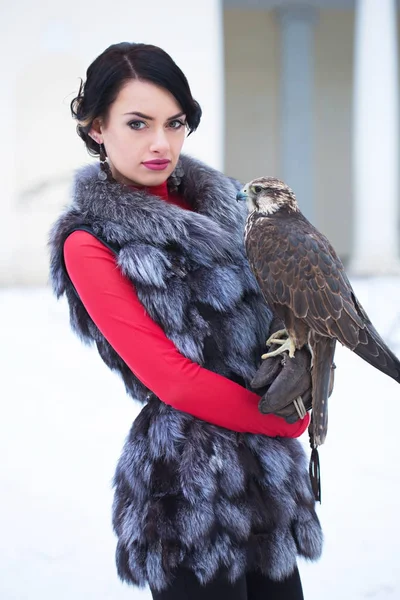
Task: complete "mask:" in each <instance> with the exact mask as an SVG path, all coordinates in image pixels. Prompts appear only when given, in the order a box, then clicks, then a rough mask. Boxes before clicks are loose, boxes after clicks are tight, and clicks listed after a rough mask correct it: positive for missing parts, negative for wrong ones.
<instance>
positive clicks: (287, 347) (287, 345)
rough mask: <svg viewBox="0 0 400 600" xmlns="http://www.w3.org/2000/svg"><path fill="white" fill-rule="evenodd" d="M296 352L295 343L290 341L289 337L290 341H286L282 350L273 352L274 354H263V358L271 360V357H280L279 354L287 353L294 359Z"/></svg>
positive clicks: (278, 349)
mask: <svg viewBox="0 0 400 600" xmlns="http://www.w3.org/2000/svg"><path fill="white" fill-rule="evenodd" d="M295 350H296V346H295V345H294V342H293V341H292V340H291V339H290V337H288V339H287V340H285V341H284V343H283V344H282V346H281V347H280V348H277V349H276V350H272V352H267V353H266V354H263V355H262V356H261V358H262V359H263V360H264V359H265V358H271V356H278V354H283V353H284V352H286V351H288V352H289V356H290V358H293V357H294V353H295Z"/></svg>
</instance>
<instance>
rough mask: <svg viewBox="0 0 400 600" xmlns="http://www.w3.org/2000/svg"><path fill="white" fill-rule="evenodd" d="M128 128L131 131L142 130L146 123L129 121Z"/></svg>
mask: <svg viewBox="0 0 400 600" xmlns="http://www.w3.org/2000/svg"><path fill="white" fill-rule="evenodd" d="M128 125H129V127H130V128H131V129H136V130H139V129H143V128H144V127H146V123H145V122H144V121H131V122H130V123H128Z"/></svg>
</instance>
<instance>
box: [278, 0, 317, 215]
mask: <svg viewBox="0 0 400 600" xmlns="http://www.w3.org/2000/svg"><path fill="white" fill-rule="evenodd" d="M317 14H318V13H317V10H316V9H315V8H312V7H310V6H293V7H281V8H279V9H277V15H278V20H279V24H280V38H281V43H280V54H281V69H280V70H281V81H280V99H279V104H280V134H279V138H280V143H281V147H280V162H281V167H280V173H281V177H282V179H284V180H285V182H286V183H287V184H288V185H290V187H292V188H293V190H294V192H295V194H296V196H297V199H298V202H299V205H300V207H301V210H302V212H303V213H304V214H305V216H306V217H307V218H308V219H310V220H311V221H313V220H314V165H315V160H314V28H315V23H316V20H317Z"/></svg>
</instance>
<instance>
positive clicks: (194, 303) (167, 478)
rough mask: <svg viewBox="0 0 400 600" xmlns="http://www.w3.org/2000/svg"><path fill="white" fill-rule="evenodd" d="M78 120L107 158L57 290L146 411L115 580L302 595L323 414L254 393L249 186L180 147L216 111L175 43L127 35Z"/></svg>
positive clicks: (84, 95) (75, 218)
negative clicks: (205, 113) (241, 192)
mask: <svg viewBox="0 0 400 600" xmlns="http://www.w3.org/2000/svg"><path fill="white" fill-rule="evenodd" d="M72 113H73V116H74V117H75V118H76V119H77V121H78V125H77V131H78V134H79V135H80V137H81V138H82V139H83V141H84V143H85V144H86V147H87V148H88V150H89V152H90V153H91V154H94V155H99V156H100V165H89V166H86V167H84V168H83V169H81V170H80V171H78V173H77V175H76V179H75V186H74V192H73V199H72V203H71V205H70V207H69V208H68V209H67V210H66V211H65V212H64V213H63V214H62V215H61V216H60V218H59V219H58V221H57V222H56V224H55V225H54V227H53V229H52V232H51V238H50V246H51V278H52V283H53V288H54V291H55V293H56V294H57V296H60V295H62V294H64V293H65V294H66V295H67V298H68V301H69V307H70V316H71V325H72V327H73V329H74V330H75V332H76V333H77V334H78V335H79V336H80V337H81V338H82V339H83V341H85V342H89V343H90V342H94V343H95V344H96V346H97V349H98V351H99V353H100V356H101V358H102V359H103V360H104V362H105V363H106V364H107V365H108V366H109V367H110V368H111V369H114V370H116V371H117V372H119V373H120V375H121V376H122V378H123V380H124V383H125V386H126V390H127V392H128V394H130V395H131V396H132V397H133V398H135V399H138V400H139V401H141V402H143V403H145V406H144V408H143V409H142V411H141V413H140V414H139V416H138V417H137V419H136V420H135V421H134V423H133V425H132V428H131V431H130V434H129V436H128V439H127V441H126V444H125V447H124V449H123V452H122V456H121V458H120V461H119V463H118V466H117V471H116V474H115V480H114V483H115V500H114V506H113V524H114V528H115V532H116V534H117V536H118V545H117V554H116V557H117V567H118V573H119V575H120V577H121V579H122V580H124V581H126V582H128V583H132V584H135V585H139V586H143V585H145V584H146V583H148V584H149V586H150V589H151V591H152V594H153V598H155V599H158V600H167V599H172V598H174V599H175V600H179V599H183V598H190V599H191V600H196V599H199V600H200V599H202V598H207V599H208V600H212V599H213V598H229V599H230V600H236V599H237V600H245V599H247V600H249V599H253V600H255V599H258V598H270V599H273V598H279V599H280V600H285V599H290V600H300V599H301V598H302V597H303V596H302V590H301V583H300V578H299V574H298V570H297V567H296V556H297V555H298V554H299V555H302V556H306V557H308V558H310V559H316V558H318V557H319V555H320V552H321V545H322V534H321V530H320V525H319V522H318V519H317V516H316V514H315V510H314V498H313V495H312V492H311V488H310V482H309V480H308V473H307V470H306V468H305V457H304V455H303V452H302V450H301V447H300V444H299V443H298V441H297V440H295V439H292V438H295V437H298V436H299V435H301V433H303V432H304V431H305V429H306V428H307V426H308V423H309V418H308V415H307V416H306V417H305V418H304V419H302V420H298V421H296V422H295V423H292V424H289V423H287V422H286V421H285V420H284V419H283V418H281V417H280V416H275V415H261V414H260V413H259V411H258V402H259V400H260V396H259V395H258V394H256V393H254V392H253V391H251V390H250V389H249V387H250V382H251V380H252V379H253V377H254V375H255V373H256V371H257V367H259V365H260V362H261V359H260V356H261V354H262V352H263V351H264V350H265V339H266V336H267V335H268V333H269V330H270V325H271V319H272V316H271V313H270V311H269V309H268V307H267V306H266V305H265V303H264V301H263V299H262V297H261V296H260V293H259V290H258V287H257V284H256V282H255V279H254V278H253V276H252V274H251V272H250V269H249V266H248V263H247V261H246V259H245V256H244V250H243V229H244V222H245V216H246V215H245V214H243V212H242V211H243V208H242V206H241V205H240V203H237V202H236V201H235V198H236V191H237V190H236V187H235V184H234V182H232V181H231V180H230V179H228V178H227V177H225V176H224V175H222V174H221V173H219V172H217V171H215V170H214V169H211V168H210V167H208V166H206V165H204V164H202V163H200V162H199V161H196V160H194V159H192V158H189V157H187V156H183V155H181V149H182V145H183V142H184V139H185V135H186V132H187V131H189V133H191V132H192V131H194V130H195V129H196V128H197V126H198V125H199V122H200V117H201V109H200V107H199V105H198V104H197V102H196V101H195V100H194V99H193V98H192V95H191V92H190V88H189V85H188V83H187V80H186V78H185V76H184V74H183V73H182V71H181V70H180V69H179V68H178V67H177V65H176V64H175V63H174V62H173V60H172V59H171V58H170V57H169V56H168V55H167V54H166V53H165V52H164V51H162V50H161V49H160V48H157V47H154V46H150V45H145V44H129V43H122V44H116V45H113V46H111V47H109V48H108V49H107V50H105V51H104V52H103V53H102V54H101V55H100V56H99V57H98V58H97V59H96V60H95V61H94V62H93V63H92V64H91V65H90V67H89V69H88V71H87V78H86V82H85V84H84V86H83V85H81V88H80V90H79V93H78V96H77V98H75V100H74V101H73V102H72ZM271 360H273V359H271ZM270 364H277V363H272V362H271V363H270ZM282 373H283V374H282ZM279 380H280V382H281V384H280V386H281V388H282V389H286V388H285V381H286V384H287V380H285V374H284V370H282V371H280V375H278V376H277V380H276V381H275V382H274V386H275V384H276V382H277V381H279ZM278 387H279V386H278ZM289 387H290V385H289ZM289 393H290V392H289ZM291 394H292V395H291V397H290V398H287V401H286V404H288V403H289V402H290V401H292V400H293V399H294V398H295V397H296V396H297V395H298V390H292V391H291ZM290 420H292V419H289V421H290Z"/></svg>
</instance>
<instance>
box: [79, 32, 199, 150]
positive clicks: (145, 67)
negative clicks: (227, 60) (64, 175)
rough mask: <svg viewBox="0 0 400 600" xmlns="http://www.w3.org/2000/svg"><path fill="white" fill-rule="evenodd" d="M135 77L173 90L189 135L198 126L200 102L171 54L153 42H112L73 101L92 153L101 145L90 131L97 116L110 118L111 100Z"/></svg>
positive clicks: (87, 73)
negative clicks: (182, 112) (152, 43)
mask: <svg viewBox="0 0 400 600" xmlns="http://www.w3.org/2000/svg"><path fill="white" fill-rule="evenodd" d="M132 79H136V80H140V81H148V82H150V83H154V84H155V85H158V86H160V87H162V88H164V89H166V90H167V91H168V92H170V93H171V94H172V95H173V96H174V98H175V99H176V101H177V102H178V104H179V105H180V106H181V107H182V110H183V111H184V113H185V115H186V121H187V126H188V130H189V135H190V134H191V133H192V132H193V131H195V130H196V129H197V127H198V125H199V123H200V118H201V113H202V111H201V108H200V105H199V104H198V102H196V100H194V98H193V96H192V94H191V91H190V87H189V83H188V81H187V79H186V77H185V75H184V74H183V72H182V71H181V69H180V68H179V67H178V65H177V64H176V63H175V62H174V61H173V60H172V58H171V57H170V56H169V54H167V53H166V52H165V51H164V50H162V49H161V48H158V47H157V46H152V45H150V44H136V43H129V42H121V43H119V44H113V45H112V46H109V47H108V48H107V49H106V50H104V52H103V53H102V54H100V55H99V56H98V57H97V58H96V59H95V60H94V61H93V62H92V64H91V65H90V66H89V68H88V70H87V72H86V82H85V83H84V82H83V81H82V80H81V84H80V87H79V92H78V95H77V96H76V98H74V99H73V100H72V102H71V113H72V116H73V118H74V119H76V120H77V121H78V125H77V127H76V130H77V133H78V135H79V136H80V137H81V138H82V139H83V141H84V142H85V145H86V148H87V150H88V152H89V154H91V155H92V156H97V155H98V154H99V149H100V147H99V144H98V143H97V142H95V141H94V140H93V139H92V138H91V137H90V136H89V135H88V134H89V131H90V129H91V127H92V123H93V121H94V119H96V118H99V117H101V118H102V119H104V120H105V121H106V120H107V115H108V110H109V108H110V106H111V104H112V103H113V102H114V101H115V100H116V98H117V96H118V94H119V92H120V90H121V88H122V87H123V86H124V85H125V84H126V83H127V82H128V81H129V80H132Z"/></svg>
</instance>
